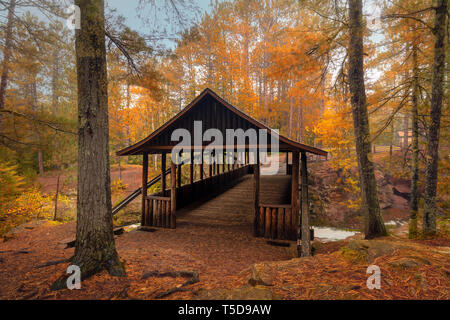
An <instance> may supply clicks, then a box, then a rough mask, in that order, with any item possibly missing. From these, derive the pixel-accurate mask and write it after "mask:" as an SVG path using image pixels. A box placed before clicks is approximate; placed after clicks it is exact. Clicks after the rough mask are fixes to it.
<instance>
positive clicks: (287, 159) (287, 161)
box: [286, 152, 289, 176]
mask: <svg viewBox="0 0 450 320" xmlns="http://www.w3.org/2000/svg"><path fill="white" fill-rule="evenodd" d="M286 175H287V176H288V175H289V152H286Z"/></svg>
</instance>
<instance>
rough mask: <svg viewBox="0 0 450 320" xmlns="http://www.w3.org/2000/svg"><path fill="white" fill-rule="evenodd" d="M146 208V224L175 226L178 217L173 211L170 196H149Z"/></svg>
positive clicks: (164, 226) (166, 226)
mask: <svg viewBox="0 0 450 320" xmlns="http://www.w3.org/2000/svg"><path fill="white" fill-rule="evenodd" d="M146 209H147V212H146V213H145V219H144V225H145V226H152V227H161V228H171V229H174V228H175V226H176V219H175V215H174V214H173V213H172V208H171V200H170V197H159V196H148V197H147V206H146Z"/></svg>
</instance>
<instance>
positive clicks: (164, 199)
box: [147, 195, 170, 201]
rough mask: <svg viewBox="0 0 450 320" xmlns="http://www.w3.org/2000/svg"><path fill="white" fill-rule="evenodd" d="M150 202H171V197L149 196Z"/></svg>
mask: <svg viewBox="0 0 450 320" xmlns="http://www.w3.org/2000/svg"><path fill="white" fill-rule="evenodd" d="M147 199H148V200H162V201H170V197H160V196H152V195H150V196H148V197H147Z"/></svg>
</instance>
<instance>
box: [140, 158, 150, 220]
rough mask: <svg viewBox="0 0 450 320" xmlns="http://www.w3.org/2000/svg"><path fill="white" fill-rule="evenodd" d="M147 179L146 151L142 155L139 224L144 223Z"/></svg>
mask: <svg viewBox="0 0 450 320" xmlns="http://www.w3.org/2000/svg"><path fill="white" fill-rule="evenodd" d="M147 181H148V153H144V154H143V156H142V214H141V226H144V225H145V222H146V221H145V213H146V212H147V211H146V205H147Z"/></svg>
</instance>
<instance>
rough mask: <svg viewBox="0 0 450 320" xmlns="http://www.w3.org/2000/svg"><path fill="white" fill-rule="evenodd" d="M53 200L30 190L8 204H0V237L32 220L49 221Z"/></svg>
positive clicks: (51, 214) (37, 191)
mask: <svg viewBox="0 0 450 320" xmlns="http://www.w3.org/2000/svg"><path fill="white" fill-rule="evenodd" d="M53 198H54V197H52V196H50V195H48V196H44V195H42V194H41V193H40V191H39V190H37V189H31V190H29V191H25V192H23V193H22V194H20V195H19V196H18V197H16V198H10V200H9V201H8V202H3V201H2V202H1V203H0V221H1V222H2V223H0V235H3V234H5V233H6V232H8V231H9V230H10V229H12V228H14V227H16V226H18V225H20V224H22V223H25V222H28V221H31V220H33V219H51V218H52V216H53V210H54V207H53Z"/></svg>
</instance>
